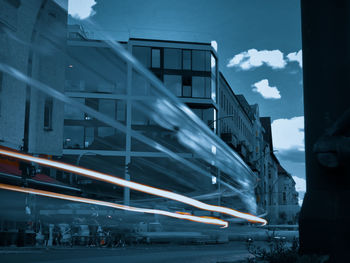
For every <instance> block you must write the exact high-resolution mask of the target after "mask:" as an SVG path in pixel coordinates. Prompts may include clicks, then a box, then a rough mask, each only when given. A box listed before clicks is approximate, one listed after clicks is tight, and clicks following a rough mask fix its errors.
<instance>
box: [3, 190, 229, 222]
mask: <svg viewBox="0 0 350 263" xmlns="http://www.w3.org/2000/svg"><path fill="white" fill-rule="evenodd" d="M0 189H4V190H9V191H15V192H21V193H28V194H35V195H41V196H46V197H52V198H57V199H62V200H68V201H73V202H80V203H86V204H93V205H100V206H107V207H112V208H116V209H122V210H127V211H132V212H138V213H147V214H157V215H164V216H169V217H174V218H178V219H184V220H189V221H193V222H198V223H204V224H212V225H219V226H221V227H222V228H225V227H227V226H228V223H227V222H226V221H224V220H222V219H218V218H215V217H201V216H194V215H191V214H188V213H186V214H185V213H179V212H176V213H173V212H168V211H164V210H159V209H148V208H139V207H132V206H125V205H119V204H115V203H111V202H105V201H100V200H95V199H89V198H84V197H78V196H72V195H65V194H59V193H54V192H49V191H44V190H37V189H33V188H25V187H19V186H13V185H7V184H1V183H0Z"/></svg>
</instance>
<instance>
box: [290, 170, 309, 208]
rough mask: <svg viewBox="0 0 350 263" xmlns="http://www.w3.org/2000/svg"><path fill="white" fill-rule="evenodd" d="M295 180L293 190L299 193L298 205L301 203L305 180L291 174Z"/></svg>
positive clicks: (304, 190)
mask: <svg viewBox="0 0 350 263" xmlns="http://www.w3.org/2000/svg"><path fill="white" fill-rule="evenodd" d="M292 177H293V179H294V182H295V190H297V192H298V193H299V205H302V203H303V199H304V195H305V192H306V180H305V179H303V178H300V177H297V176H292Z"/></svg>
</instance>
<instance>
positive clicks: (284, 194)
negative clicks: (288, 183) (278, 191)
mask: <svg viewBox="0 0 350 263" xmlns="http://www.w3.org/2000/svg"><path fill="white" fill-rule="evenodd" d="M286 201H287V194H286V192H283V202H286Z"/></svg>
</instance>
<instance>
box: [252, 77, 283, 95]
mask: <svg viewBox="0 0 350 263" xmlns="http://www.w3.org/2000/svg"><path fill="white" fill-rule="evenodd" d="M252 87H254V88H253V91H255V92H258V93H260V94H261V96H263V97H264V98H265V99H280V98H281V94H280V91H279V90H278V89H277V88H276V87H270V86H269V81H268V80H267V79H263V80H260V81H258V82H256V83H254V84H253V85H252Z"/></svg>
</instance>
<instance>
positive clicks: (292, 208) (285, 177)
mask: <svg viewBox="0 0 350 263" xmlns="http://www.w3.org/2000/svg"><path fill="white" fill-rule="evenodd" d="M278 178H279V179H278V210H279V211H278V212H279V220H280V221H279V222H278V223H280V224H286V223H288V224H296V223H297V222H298V214H299V211H300V206H299V203H298V192H297V191H296V190H295V181H294V180H293V177H292V176H291V175H290V173H288V172H287V171H286V170H285V169H284V168H283V167H282V166H281V165H279V166H278Z"/></svg>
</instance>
